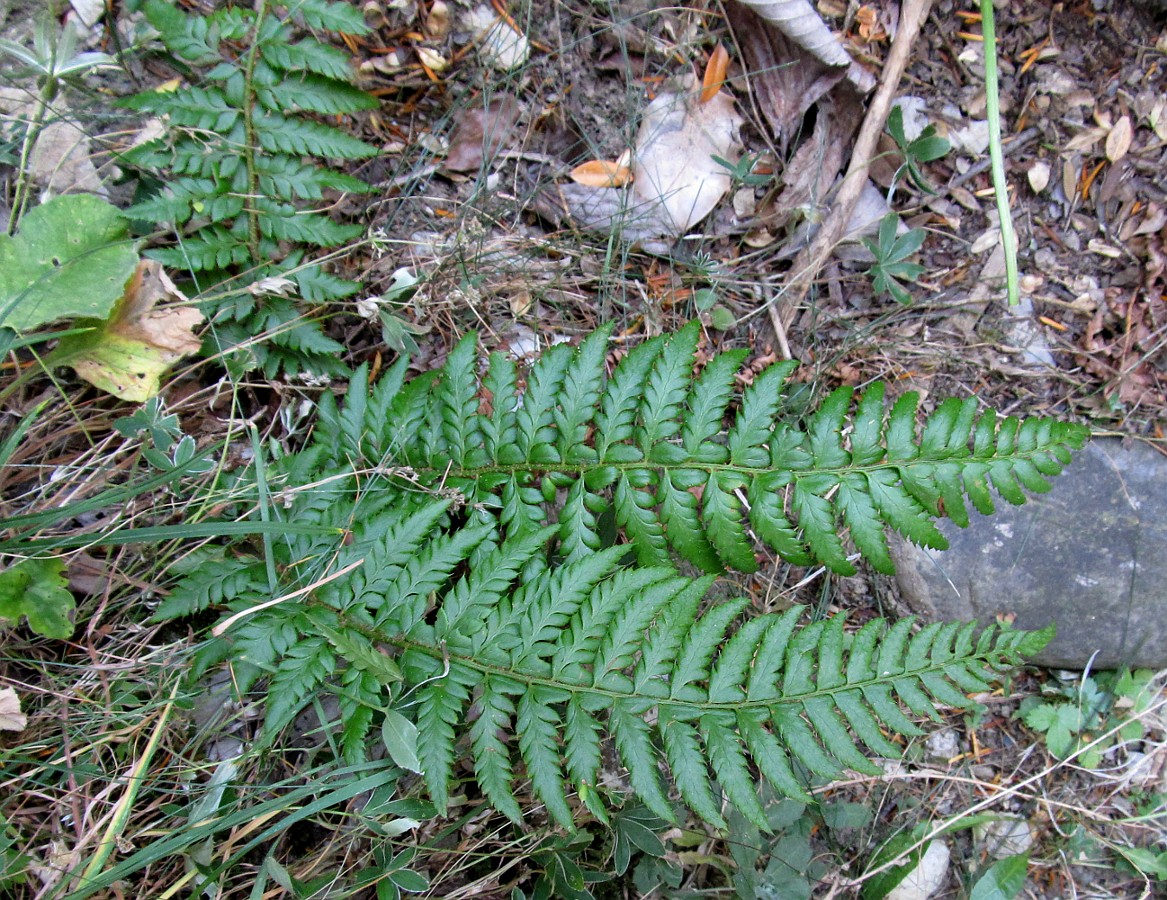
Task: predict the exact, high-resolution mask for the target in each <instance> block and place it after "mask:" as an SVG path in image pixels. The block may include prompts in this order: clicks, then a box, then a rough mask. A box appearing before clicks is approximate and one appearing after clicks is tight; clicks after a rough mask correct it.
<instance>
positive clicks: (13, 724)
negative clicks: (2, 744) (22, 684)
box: [0, 687, 28, 731]
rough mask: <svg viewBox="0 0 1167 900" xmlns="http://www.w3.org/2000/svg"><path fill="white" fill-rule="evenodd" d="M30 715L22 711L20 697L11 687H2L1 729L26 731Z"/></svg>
mask: <svg viewBox="0 0 1167 900" xmlns="http://www.w3.org/2000/svg"><path fill="white" fill-rule="evenodd" d="M27 725H28V716H26V715H25V714H24V713H22V712H21V711H20V698H19V697H18V696H16V691H14V690H13V689H12V688H10V687H6V688H0V731H24V729H25V727H26V726H27Z"/></svg>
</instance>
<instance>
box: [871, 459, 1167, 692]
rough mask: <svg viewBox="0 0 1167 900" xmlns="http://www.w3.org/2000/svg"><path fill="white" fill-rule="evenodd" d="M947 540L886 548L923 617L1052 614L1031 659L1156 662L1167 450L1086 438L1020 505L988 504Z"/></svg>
mask: <svg viewBox="0 0 1167 900" xmlns="http://www.w3.org/2000/svg"><path fill="white" fill-rule="evenodd" d="M971 517H972V522H971V524H970V525H969V527H968V528H967V529H961V528H958V527H956V526H955V525H953V524H952V522H951V521H948V520H945V521H944V522H942V523H941V531H943V532H944V534H945V535H946V536H947V537H948V539H949V541H950V542H951V547H950V548H949V549H948V550H945V551H943V552H936V551H932V550H921V549H920V548H918V547H915V546H913V545H910V544H907V543H904V542H897V544H896V546H895V547H894V548H893V553H894V555H895V558H896V565H897V568H898V570H899V575H898V581H899V585H900V590H901V593H902V594H903V597H904V599H905V600H906V601H907V602H908V604H909V605H910V606H911V607H912V609H913V611H914V612H917V613H919V614H920V615H922V616H923V617H925V618H927V619H940V620H953V619H962V620H967V619H978V620H980V621H981V622H985V623H988V622H991V621H993V619H994V618H995V617H996V616H997V615H1007V614H1010V613H1016V616H1017V618H1016V623H1015V624H1016V625H1017V627H1019V628H1041V627H1044V626H1045V625H1048V624H1049V623H1050V622H1054V623H1056V624H1057V629H1058V633H1057V637H1056V638H1055V639H1054V640H1053V642H1052V643H1050V645H1049V646H1048V647H1046V649H1045V650H1044V651H1043V652H1042V653H1041V654H1040V655H1039V656H1038V657H1037V660H1036V661H1037V662H1039V663H1042V664H1044V665H1048V666H1055V667H1059V668H1072V669H1081V668H1084V667H1086V666H1087V665H1089V666H1091V668H1095V669H1098V668H1117V667H1120V666H1132V667H1149V668H1156V669H1158V668H1164V667H1167V458H1165V457H1164V456H1163V455H1162V454H1160V453H1158V452H1156V451H1155V450H1154V449H1152V448H1151V447H1148V446H1147V445H1145V444H1141V443H1136V444H1134V445H1132V446H1131V447H1130V448H1129V449H1124V448H1123V447H1122V445H1121V442H1120V441H1118V440H1114V439H1107V438H1101V439H1097V440H1094V441H1091V442H1090V444H1088V445H1087V447H1086V448H1085V449H1084V450H1082V451H1081V452H1080V453H1077V454H1075V458H1074V461H1073V463H1072V464H1071V465H1070V466H1069V467H1068V468H1067V469H1066V470H1065V472H1063V473H1062V474H1061V475H1060V476H1058V477H1057V478H1055V479H1054V480H1053V490H1051V491H1050V492H1049V493H1048V494H1044V495H1041V496H1038V497H1034V498H1032V499H1031V500H1030V501H1029V502H1028V503H1027V504H1025V505H1024V506H1020V507H1014V506H1010V505H1009V504H1007V503H1005V502H1004V501H1003V500H998V502H997V512H996V514H994V515H992V516H981V515H978V514H976V513H972V516H971Z"/></svg>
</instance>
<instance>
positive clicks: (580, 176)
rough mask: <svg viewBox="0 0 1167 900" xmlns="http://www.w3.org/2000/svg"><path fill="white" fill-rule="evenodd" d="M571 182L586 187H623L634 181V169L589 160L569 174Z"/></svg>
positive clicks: (603, 161)
mask: <svg viewBox="0 0 1167 900" xmlns="http://www.w3.org/2000/svg"><path fill="white" fill-rule="evenodd" d="M568 174H569V176H570V178H571V180H572V181H574V182H575V183H576V184H582V185H583V186H584V187H594V188H614V187H623V186H624V185H626V184H628V183H629V182H630V181H631V180H632V169H630V168H629V167H628V166H625V165H621V164H620V163H619V162H611V161H609V160H606V159H589V160H588V161H587V162H584V163H580V164H579V165H578V166H576V167H575V168H574V169H572V170H571V172H570V173H568Z"/></svg>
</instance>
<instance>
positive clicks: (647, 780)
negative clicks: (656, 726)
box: [608, 700, 677, 822]
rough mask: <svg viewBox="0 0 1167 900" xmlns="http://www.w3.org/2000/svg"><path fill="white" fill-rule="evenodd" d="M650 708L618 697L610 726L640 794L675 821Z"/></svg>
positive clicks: (655, 808)
mask: <svg viewBox="0 0 1167 900" xmlns="http://www.w3.org/2000/svg"><path fill="white" fill-rule="evenodd" d="M646 711H647V710H646V707H645V706H644V705H642V704H637V703H631V704H630V703H628V702H627V701H623V700H617V701H615V702H614V703H613V704H612V708H611V710H610V712H609V713H608V727H609V728H610V729H611V731H612V739H613V740H614V741H615V742H616V749H617V750H618V751H619V752H620V759H621V760H623V762H624V767H625V768H626V769H627V770H628V775H629V780H630V781H631V782H632V788H633V790H635V791H636V794H637V796H638V797H640V799H641V800H642V801H643V802H644V805H645V806H647V807H648V808H649V809H650V810H652V812H653V813H655V814H656V815H657V816H659V817H660V818H662V819H664V820H665V821H666V822H675V821H676V818H677V817H676V815H675V814H674V813H673V809H672V807H671V806H670V805H669V801H668V797H667V796H666V794H665V792H664V788H663V787H662V786H661V781H660V775H659V774H658V772H657V757H656V753H655V751H654V750H653V746H652V740H651V737H650V735H649V729H648V725H647V723H646V722H645V721H644V713H645V712H646Z"/></svg>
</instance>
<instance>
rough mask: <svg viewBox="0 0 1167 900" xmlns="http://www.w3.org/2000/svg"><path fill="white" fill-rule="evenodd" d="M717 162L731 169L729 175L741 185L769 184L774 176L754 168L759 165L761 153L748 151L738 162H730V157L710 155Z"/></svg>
mask: <svg viewBox="0 0 1167 900" xmlns="http://www.w3.org/2000/svg"><path fill="white" fill-rule="evenodd" d="M710 158H711V159H712V160H713V161H714V162H715V163H717V164H718V165H719V166H721V167H722V168H724V169H727V170H728V171H729V177H730V178H732V179H733V183H734V184H737V185H741V186H742V187H758V186H759V185H763V184H768V183H769V182H770V180H771V178H772V176H771V175H764V174H762V173H761V172H756V171H754V169H755V168H756V167H757V165H758V159H759V158H760V154H757V153H755V154H753V155H751V154H749V153H747V154H746V155H745V156H743V157H742V158H741V159H739V160H738V161H737V162H735V163H734V162H730V161H729V160H728V159H722V158H721V157H720V156H713V157H710Z"/></svg>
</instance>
